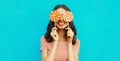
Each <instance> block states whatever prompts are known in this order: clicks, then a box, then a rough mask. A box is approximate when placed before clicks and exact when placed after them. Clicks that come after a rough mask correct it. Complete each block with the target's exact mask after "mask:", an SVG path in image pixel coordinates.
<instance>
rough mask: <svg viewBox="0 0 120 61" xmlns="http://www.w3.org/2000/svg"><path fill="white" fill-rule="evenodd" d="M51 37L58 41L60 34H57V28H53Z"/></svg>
mask: <svg viewBox="0 0 120 61" xmlns="http://www.w3.org/2000/svg"><path fill="white" fill-rule="evenodd" d="M50 35H51V36H52V38H53V40H54V41H55V42H57V41H58V39H59V37H58V33H57V28H56V27H53V28H52V31H51V33H50Z"/></svg>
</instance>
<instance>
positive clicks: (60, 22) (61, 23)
mask: <svg viewBox="0 0 120 61" xmlns="http://www.w3.org/2000/svg"><path fill="white" fill-rule="evenodd" d="M57 24H58V25H59V26H63V25H64V24H65V22H64V21H63V20H59V21H58V22H57Z"/></svg>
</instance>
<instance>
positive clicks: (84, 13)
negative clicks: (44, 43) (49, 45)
mask: <svg viewBox="0 0 120 61" xmlns="http://www.w3.org/2000/svg"><path fill="white" fill-rule="evenodd" d="M119 3H120V1H119V0H79V1H78V0H71V1H70V0H59V1H58V0H0V61H40V60H41V53H40V52H39V49H40V41H39V40H40V38H41V36H42V35H44V34H45V32H46V27H47V24H48V22H49V13H50V11H51V10H52V9H53V8H54V7H55V5H57V4H66V5H67V6H68V7H69V8H70V9H71V11H72V12H73V14H74V23H75V26H76V28H77V37H78V38H79V39H80V40H81V45H80V46H81V48H80V53H79V61H120V4H119Z"/></svg>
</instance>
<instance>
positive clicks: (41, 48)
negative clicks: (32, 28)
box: [40, 36, 47, 52]
mask: <svg viewBox="0 0 120 61" xmlns="http://www.w3.org/2000/svg"><path fill="white" fill-rule="evenodd" d="M45 48H47V41H46V40H45V37H44V36H43V37H42V38H41V39H40V52H42V50H44V49H45Z"/></svg>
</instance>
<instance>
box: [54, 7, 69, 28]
mask: <svg viewBox="0 0 120 61" xmlns="http://www.w3.org/2000/svg"><path fill="white" fill-rule="evenodd" d="M57 11H58V12H59V13H60V14H61V15H63V14H65V12H66V10H65V9H63V8H58V9H57ZM56 26H57V27H58V28H59V29H65V28H66V27H67V26H68V23H67V22H65V21H64V20H63V18H61V20H59V21H58V22H57V23H56Z"/></svg>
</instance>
